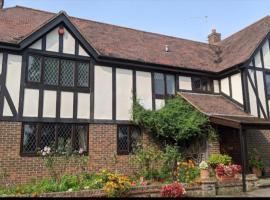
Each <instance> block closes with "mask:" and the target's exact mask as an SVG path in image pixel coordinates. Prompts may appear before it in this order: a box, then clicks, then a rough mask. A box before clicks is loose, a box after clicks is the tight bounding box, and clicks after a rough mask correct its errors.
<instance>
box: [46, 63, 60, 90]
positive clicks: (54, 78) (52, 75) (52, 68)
mask: <svg viewBox="0 0 270 200" xmlns="http://www.w3.org/2000/svg"><path fill="white" fill-rule="evenodd" d="M58 76H59V59H56V58H44V84H47V85H58Z"/></svg>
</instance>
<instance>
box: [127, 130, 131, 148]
mask: <svg viewBox="0 0 270 200" xmlns="http://www.w3.org/2000/svg"><path fill="white" fill-rule="evenodd" d="M130 129H131V126H128V135H127V137H128V153H130V152H131V148H132V147H131V130H130Z"/></svg>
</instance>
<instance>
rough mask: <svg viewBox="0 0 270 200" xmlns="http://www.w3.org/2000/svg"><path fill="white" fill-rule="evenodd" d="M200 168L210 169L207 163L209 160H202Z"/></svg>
mask: <svg viewBox="0 0 270 200" xmlns="http://www.w3.org/2000/svg"><path fill="white" fill-rule="evenodd" d="M199 168H200V169H203V170H206V169H208V164H207V162H205V161H202V162H201V163H200V164H199Z"/></svg>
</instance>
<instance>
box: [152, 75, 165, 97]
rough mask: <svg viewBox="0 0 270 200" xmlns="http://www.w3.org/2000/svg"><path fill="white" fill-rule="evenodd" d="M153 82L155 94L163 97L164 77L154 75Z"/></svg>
mask: <svg viewBox="0 0 270 200" xmlns="http://www.w3.org/2000/svg"><path fill="white" fill-rule="evenodd" d="M154 80H155V94H157V95H165V84H164V75H163V74H161V73H154Z"/></svg>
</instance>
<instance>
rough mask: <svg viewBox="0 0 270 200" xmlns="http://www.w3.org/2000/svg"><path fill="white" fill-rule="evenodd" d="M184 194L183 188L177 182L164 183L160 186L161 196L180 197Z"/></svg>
mask: <svg viewBox="0 0 270 200" xmlns="http://www.w3.org/2000/svg"><path fill="white" fill-rule="evenodd" d="M184 194H186V190H185V188H184V187H183V186H182V184H181V183H179V182H174V183H171V184H168V185H165V186H163V187H162V188H161V193H160V196H161V197H172V198H177V197H182V196H183V195H184Z"/></svg>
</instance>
